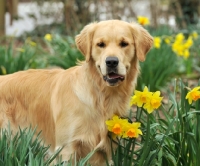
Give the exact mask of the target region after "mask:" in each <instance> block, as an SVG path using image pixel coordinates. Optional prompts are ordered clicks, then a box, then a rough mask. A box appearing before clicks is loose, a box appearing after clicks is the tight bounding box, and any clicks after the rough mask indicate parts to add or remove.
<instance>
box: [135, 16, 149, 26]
mask: <svg viewBox="0 0 200 166" xmlns="http://www.w3.org/2000/svg"><path fill="white" fill-rule="evenodd" d="M137 20H138V23H139V24H141V25H149V24H150V23H149V19H148V18H147V17H143V16H138V17H137Z"/></svg>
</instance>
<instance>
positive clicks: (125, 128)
mask: <svg viewBox="0 0 200 166" xmlns="http://www.w3.org/2000/svg"><path fill="white" fill-rule="evenodd" d="M106 125H107V128H108V131H110V132H112V133H114V134H115V136H121V137H123V138H137V137H138V136H139V135H142V131H141V130H140V129H139V127H140V126H141V124H140V123H139V122H134V123H129V122H128V120H127V119H121V118H119V117H118V116H116V115H114V116H113V118H112V119H111V120H107V121H106Z"/></svg>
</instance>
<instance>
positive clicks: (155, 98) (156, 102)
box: [144, 91, 163, 114]
mask: <svg viewBox="0 0 200 166" xmlns="http://www.w3.org/2000/svg"><path fill="white" fill-rule="evenodd" d="M162 99H163V97H160V91H156V92H155V93H153V95H152V96H151V97H150V98H148V100H147V102H146V103H145V105H144V109H146V110H147V112H148V113H149V114H150V113H152V112H153V111H154V110H155V109H158V107H160V105H161V101H162Z"/></svg>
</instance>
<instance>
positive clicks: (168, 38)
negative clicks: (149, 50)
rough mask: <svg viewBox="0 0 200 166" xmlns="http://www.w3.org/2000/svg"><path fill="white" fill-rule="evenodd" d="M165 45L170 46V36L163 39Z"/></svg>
mask: <svg viewBox="0 0 200 166" xmlns="http://www.w3.org/2000/svg"><path fill="white" fill-rule="evenodd" d="M164 41H165V43H166V44H170V43H171V42H172V37H171V36H167V37H166V38H165V39H164Z"/></svg>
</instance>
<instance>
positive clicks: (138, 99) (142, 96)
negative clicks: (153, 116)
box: [130, 86, 152, 107]
mask: <svg viewBox="0 0 200 166" xmlns="http://www.w3.org/2000/svg"><path fill="white" fill-rule="evenodd" d="M134 94H135V95H134V96H133V97H132V98H131V101H130V105H137V106H138V107H142V106H143V104H145V103H146V102H147V98H149V97H151V95H152V92H149V90H148V88H147V87H146V86H145V87H144V90H143V92H141V91H137V90H135V92H134Z"/></svg>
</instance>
